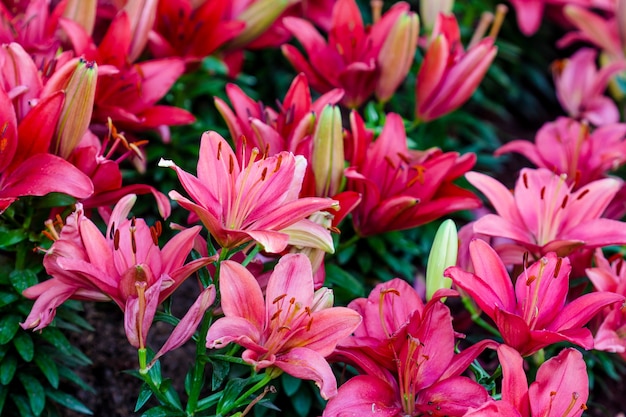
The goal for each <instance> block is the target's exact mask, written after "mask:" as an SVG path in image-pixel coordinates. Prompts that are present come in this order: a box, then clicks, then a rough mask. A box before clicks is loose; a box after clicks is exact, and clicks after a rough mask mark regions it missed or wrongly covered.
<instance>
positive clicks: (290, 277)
mask: <svg viewBox="0 0 626 417" xmlns="http://www.w3.org/2000/svg"><path fill="white" fill-rule="evenodd" d="M220 291H221V296H222V309H223V311H224V315H225V317H223V318H220V319H218V320H217V321H216V322H215V323H214V324H213V325H212V326H211V327H210V328H209V333H208V335H207V347H209V348H220V347H224V346H226V345H228V344H229V343H231V342H234V343H237V344H239V345H241V346H243V347H245V348H246V350H245V351H244V352H243V354H242V358H243V359H244V360H245V361H246V362H248V363H250V364H252V365H254V367H255V369H256V370H260V369H263V368H267V367H277V368H279V369H281V370H282V371H284V372H286V373H288V374H290V375H292V376H295V377H296V378H301V379H309V380H313V381H315V383H316V384H317V385H318V386H319V387H320V391H321V394H322V397H324V398H330V397H333V396H334V395H335V394H336V392H337V381H336V380H335V376H334V375H333V373H332V370H331V369H330V365H329V364H328V362H326V359H325V357H326V356H328V355H330V354H331V353H332V351H333V350H334V349H335V345H336V344H337V342H338V341H339V340H340V339H342V338H344V337H346V336H348V335H349V334H350V333H352V331H353V330H354V329H355V328H356V327H357V326H358V325H359V323H360V321H361V317H360V316H359V314H358V313H356V312H355V311H353V310H351V309H349V308H345V307H330V306H329V305H327V303H326V302H323V300H321V299H320V298H319V297H318V296H317V295H318V294H325V292H324V291H322V293H314V291H313V275H312V271H311V264H310V262H309V261H308V259H307V258H306V256H304V255H302V254H289V255H285V256H284V257H282V258H281V260H280V261H279V263H278V265H277V266H276V268H275V269H274V272H273V273H272V275H271V276H270V278H269V281H268V284H267V289H266V292H265V299H264V298H263V293H262V292H261V288H260V287H259V284H258V282H257V280H256V278H255V277H254V276H253V275H252V274H251V273H250V272H249V271H248V270H247V269H246V268H244V267H243V266H241V265H240V264H238V263H236V262H233V261H224V262H223V263H222V265H221V269H220ZM322 298H323V297H322ZM331 305H332V303H331Z"/></svg>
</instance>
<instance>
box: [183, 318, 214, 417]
mask: <svg viewBox="0 0 626 417" xmlns="http://www.w3.org/2000/svg"><path fill="white" fill-rule="evenodd" d="M212 321H213V314H212V312H211V311H208V312H206V313H205V314H204V317H203V318H202V322H201V323H200V332H199V334H198V339H197V340H196V361H195V364H194V369H193V377H192V380H191V389H190V391H189V399H188V400H187V409H186V411H187V415H190V416H193V415H194V413H195V412H196V408H197V407H198V398H199V397H200V391H201V390H202V387H203V385H204V369H205V362H204V361H203V360H200V358H202V357H204V355H205V353H206V335H207V333H208V332H209V327H210V326H211V322H212Z"/></svg>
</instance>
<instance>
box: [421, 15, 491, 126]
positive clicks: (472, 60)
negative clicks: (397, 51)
mask: <svg viewBox="0 0 626 417" xmlns="http://www.w3.org/2000/svg"><path fill="white" fill-rule="evenodd" d="M494 40H495V39H494V37H493V36H488V37H486V38H484V39H482V40H481V41H479V42H478V43H476V44H474V45H472V46H470V47H469V48H468V50H467V51H464V50H463V46H462V44H461V35H460V31H459V25H458V22H457V21H456V18H455V17H454V15H452V14H449V15H446V14H443V13H441V14H439V16H438V18H437V22H436V23H435V27H434V29H433V32H432V38H431V41H430V44H429V45H428V50H427V51H426V55H425V56H424V61H423V62H422V66H421V67H420V69H419V72H418V74H417V83H416V84H417V85H416V90H415V99H416V103H417V106H416V108H415V117H416V118H418V119H419V120H423V121H429V120H433V119H437V118H439V117H441V116H443V115H445V114H447V113H450V112H451V111H453V110H456V109H457V108H458V107H460V106H461V105H462V104H463V103H465V102H466V101H467V100H469V98H470V97H471V96H472V94H473V93H474V91H476V88H478V85H479V84H480V82H481V81H482V79H483V78H484V76H485V74H486V73H487V70H488V69H489V67H490V66H491V63H492V62H493V60H494V58H495V56H496V53H497V48H496V47H495V46H494V44H493V43H494Z"/></svg>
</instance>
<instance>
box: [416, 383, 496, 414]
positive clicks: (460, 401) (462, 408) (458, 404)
mask: <svg viewBox="0 0 626 417" xmlns="http://www.w3.org/2000/svg"><path fill="white" fill-rule="evenodd" d="M488 399H489V395H488V394H487V390H485V388H483V387H482V386H481V385H480V384H478V383H476V382H474V381H472V380H471V379H469V378H467V377H462V376H457V377H452V378H447V379H444V380H442V381H439V382H437V383H435V384H433V385H431V386H430V387H428V388H425V389H423V390H421V391H420V392H419V393H418V394H417V398H416V399H415V408H416V409H417V410H419V411H421V412H422V413H424V414H425V415H438V416H462V415H464V414H465V413H466V412H467V410H468V409H469V408H470V407H472V408H477V407H480V406H481V405H482V404H484V403H485V402H486V401H487V400H488Z"/></svg>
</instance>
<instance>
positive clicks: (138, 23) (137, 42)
mask: <svg viewBox="0 0 626 417" xmlns="http://www.w3.org/2000/svg"><path fill="white" fill-rule="evenodd" d="M158 3H159V2H158V0H141V1H129V2H128V3H126V6H124V10H125V11H126V13H128V18H129V21H130V31H131V34H132V35H131V36H132V40H131V42H130V47H129V49H128V60H129V61H130V62H133V61H135V60H136V59H137V58H139V55H141V53H142V52H143V50H144V48H145V46H146V43H148V34H149V33H150V30H152V26H153V25H154V21H155V19H156V12H157V5H158Z"/></svg>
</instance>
